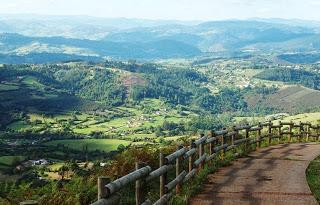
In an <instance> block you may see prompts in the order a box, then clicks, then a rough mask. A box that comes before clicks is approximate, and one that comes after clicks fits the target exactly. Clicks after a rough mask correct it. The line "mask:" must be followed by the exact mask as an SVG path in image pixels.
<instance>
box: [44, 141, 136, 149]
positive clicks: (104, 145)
mask: <svg viewBox="0 0 320 205" xmlns="http://www.w3.org/2000/svg"><path fill="white" fill-rule="evenodd" d="M130 143H131V142H130V141H126V140H118V139H80V140H55V141H50V142H47V143H45V145H48V146H57V145H59V144H61V145H64V146H67V147H69V148H71V149H75V150H83V149H84V148H85V147H86V146H87V147H88V150H89V151H95V150H100V151H105V152H110V151H114V150H117V148H118V146H119V145H120V144H122V145H124V146H128V145H129V144H130Z"/></svg>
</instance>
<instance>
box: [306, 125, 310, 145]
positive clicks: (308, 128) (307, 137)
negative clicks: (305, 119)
mask: <svg viewBox="0 0 320 205" xmlns="http://www.w3.org/2000/svg"><path fill="white" fill-rule="evenodd" d="M309 132H310V126H309V123H307V124H306V141H307V142H308V141H309V136H310V134H309Z"/></svg>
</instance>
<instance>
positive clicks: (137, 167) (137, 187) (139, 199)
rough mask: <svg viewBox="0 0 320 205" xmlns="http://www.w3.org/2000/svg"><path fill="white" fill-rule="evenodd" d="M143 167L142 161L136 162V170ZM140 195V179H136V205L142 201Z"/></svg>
mask: <svg viewBox="0 0 320 205" xmlns="http://www.w3.org/2000/svg"><path fill="white" fill-rule="evenodd" d="M142 167H143V164H142V163H139V162H136V170H138V169H140V168H142ZM142 198H143V196H142V180H141V179H138V180H136V205H140V204H142V202H143V199H142Z"/></svg>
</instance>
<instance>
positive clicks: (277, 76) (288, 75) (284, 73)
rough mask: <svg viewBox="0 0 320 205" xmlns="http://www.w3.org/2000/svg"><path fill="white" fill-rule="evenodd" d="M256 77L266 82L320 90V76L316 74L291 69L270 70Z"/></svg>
mask: <svg viewBox="0 0 320 205" xmlns="http://www.w3.org/2000/svg"><path fill="white" fill-rule="evenodd" d="M256 77H257V78H261V79H265V80H272V81H283V82H288V83H296V84H301V85H304V86H306V87H308V88H312V89H316V90H320V74H318V73H315V72H310V71H305V70H297V69H289V68H283V69H270V70H265V71H263V72H261V73H259V74H258V75H256Z"/></svg>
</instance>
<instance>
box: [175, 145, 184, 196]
mask: <svg viewBox="0 0 320 205" xmlns="http://www.w3.org/2000/svg"><path fill="white" fill-rule="evenodd" d="M182 148H183V146H182V145H180V146H178V149H177V150H180V149H182ZM181 160H182V157H181V156H180V157H177V159H176V177H178V176H179V175H180V161H181ZM180 190H181V185H180V183H178V184H177V185H176V193H177V194H179V193H180Z"/></svg>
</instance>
